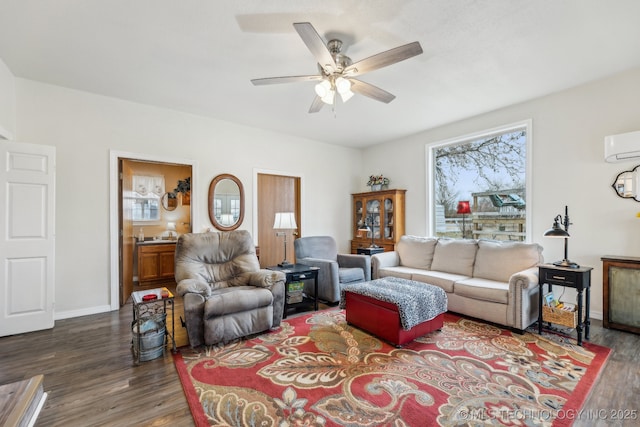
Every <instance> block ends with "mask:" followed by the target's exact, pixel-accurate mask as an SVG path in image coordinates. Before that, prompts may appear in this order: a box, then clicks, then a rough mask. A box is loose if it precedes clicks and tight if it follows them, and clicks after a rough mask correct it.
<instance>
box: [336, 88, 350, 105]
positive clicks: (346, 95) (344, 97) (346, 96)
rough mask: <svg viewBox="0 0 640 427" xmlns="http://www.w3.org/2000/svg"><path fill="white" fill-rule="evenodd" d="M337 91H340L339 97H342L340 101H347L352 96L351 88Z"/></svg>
mask: <svg viewBox="0 0 640 427" xmlns="http://www.w3.org/2000/svg"><path fill="white" fill-rule="evenodd" d="M338 93H340V98H342V102H347V101H348V100H350V99H351V97H352V96H353V92H351V90H346V91H344V92H338Z"/></svg>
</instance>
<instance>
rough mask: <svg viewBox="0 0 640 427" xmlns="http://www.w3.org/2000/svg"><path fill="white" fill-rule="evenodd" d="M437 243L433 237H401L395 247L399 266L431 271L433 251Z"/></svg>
mask: <svg viewBox="0 0 640 427" xmlns="http://www.w3.org/2000/svg"><path fill="white" fill-rule="evenodd" d="M437 242H438V239H437V238H434V237H418V236H406V235H405V236H402V237H400V241H399V242H398V244H397V245H396V251H397V252H398V256H399V257H400V265H402V266H405V267H413V268H423V269H425V270H430V269H431V261H433V251H434V249H435V247H436V243H437Z"/></svg>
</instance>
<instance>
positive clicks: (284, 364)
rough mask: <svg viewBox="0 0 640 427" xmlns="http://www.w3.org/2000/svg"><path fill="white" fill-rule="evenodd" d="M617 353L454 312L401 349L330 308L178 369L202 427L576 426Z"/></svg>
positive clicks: (188, 355) (187, 355)
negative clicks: (515, 330) (440, 325)
mask: <svg viewBox="0 0 640 427" xmlns="http://www.w3.org/2000/svg"><path fill="white" fill-rule="evenodd" d="M609 353H610V350H609V349H607V348H605V347H601V346H597V345H593V344H589V343H584V347H578V346H576V345H573V344H571V343H570V341H569V340H566V339H563V338H562V337H560V336H557V335H554V334H547V335H544V336H542V337H541V336H539V335H537V334H531V333H525V334H524V335H519V334H517V333H512V332H511V331H508V330H504V329H501V328H498V327H495V326H491V325H487V324H484V323H481V322H477V321H472V320H468V319H464V318H461V317H458V316H456V315H452V314H450V313H447V314H446V317H445V324H444V327H443V328H442V330H441V331H436V332H433V333H432V334H429V335H426V336H424V337H422V338H419V339H418V340H416V341H414V342H412V343H410V344H407V345H406V346H404V347H403V348H396V347H394V346H392V345H389V344H387V343H385V342H382V341H380V340H378V339H377V338H375V337H373V336H371V335H369V334H367V333H365V332H363V331H361V330H359V329H357V328H354V327H352V326H349V325H348V324H347V323H346V321H345V317H344V311H341V310H336V309H333V310H325V311H319V312H315V313H312V314H309V315H305V316H302V317H297V318H293V319H287V320H286V321H283V323H282V326H281V327H280V328H279V329H277V330H275V331H273V332H270V333H266V334H264V335H260V336H258V337H255V338H252V339H250V340H245V341H240V342H237V343H233V344H228V345H226V346H214V347H209V348H204V349H200V350H199V351H197V350H192V349H182V351H181V353H180V354H177V355H175V364H176V368H177V370H178V374H179V377H180V380H181V382H182V385H183V388H184V390H185V394H186V396H187V400H188V402H189V405H190V408H191V413H192V414H193V417H194V420H195V422H196V425H198V426H207V425H216V426H265V427H266V426H286V425H290V426H296V425H304V426H396V427H400V426H431V425H440V426H460V425H507V426H516V425H517V426H528V425H535V426H565V425H567V426H568V425H571V424H572V422H573V420H575V419H576V417H577V416H578V411H579V410H580V408H581V407H582V405H583V404H584V401H585V399H586V397H587V395H588V393H589V391H590V389H591V387H592V386H593V384H594V382H595V380H596V379H597V377H598V374H599V373H600V371H601V370H602V367H603V365H604V363H605V362H606V360H607V358H608V356H609Z"/></svg>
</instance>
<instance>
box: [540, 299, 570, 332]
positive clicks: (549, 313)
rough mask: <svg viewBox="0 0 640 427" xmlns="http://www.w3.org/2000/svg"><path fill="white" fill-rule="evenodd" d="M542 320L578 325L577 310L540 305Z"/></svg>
mask: <svg viewBox="0 0 640 427" xmlns="http://www.w3.org/2000/svg"><path fill="white" fill-rule="evenodd" d="M542 320H543V321H545V322H551V323H555V324H556V325H562V326H567V327H569V328H575V327H576V326H577V325H578V310H573V311H566V310H562V309H559V308H554V307H548V306H546V305H543V306H542Z"/></svg>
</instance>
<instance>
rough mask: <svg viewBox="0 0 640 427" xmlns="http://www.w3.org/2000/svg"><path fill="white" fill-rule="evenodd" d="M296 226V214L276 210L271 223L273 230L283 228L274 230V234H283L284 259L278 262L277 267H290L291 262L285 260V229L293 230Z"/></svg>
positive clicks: (291, 265)
mask: <svg viewBox="0 0 640 427" xmlns="http://www.w3.org/2000/svg"><path fill="white" fill-rule="evenodd" d="M296 228H298V225H297V224H296V215H295V214H294V213H293V212H277V213H276V219H275V221H274V223H273V229H274V230H285V231H281V232H276V236H284V260H283V261H282V262H281V263H280V264H278V267H284V268H291V267H293V264H291V263H290V262H289V261H287V230H295V229H296Z"/></svg>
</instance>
